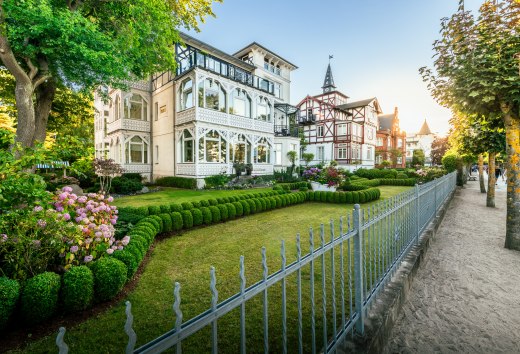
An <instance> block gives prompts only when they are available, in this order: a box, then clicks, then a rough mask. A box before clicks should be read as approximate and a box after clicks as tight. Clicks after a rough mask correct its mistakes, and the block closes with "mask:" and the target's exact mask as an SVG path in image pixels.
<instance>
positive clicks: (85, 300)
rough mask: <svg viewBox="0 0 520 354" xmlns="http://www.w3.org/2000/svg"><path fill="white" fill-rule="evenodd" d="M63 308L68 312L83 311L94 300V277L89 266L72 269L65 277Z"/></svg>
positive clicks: (62, 292) (62, 293)
mask: <svg viewBox="0 0 520 354" xmlns="http://www.w3.org/2000/svg"><path fill="white" fill-rule="evenodd" d="M61 297H62V299H63V307H64V309H65V311H67V312H74V311H82V310H85V309H86V308H88V307H89V305H90V303H91V302H92V299H93V298H94V275H93V274H92V271H91V270H90V269H89V268H88V267H87V266H78V267H72V268H70V270H69V271H67V272H66V273H65V274H64V275H63V285H62V288H61Z"/></svg>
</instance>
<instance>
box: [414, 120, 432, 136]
mask: <svg viewBox="0 0 520 354" xmlns="http://www.w3.org/2000/svg"><path fill="white" fill-rule="evenodd" d="M431 133H432V131H431V130H430V127H429V126H428V123H426V119H425V120H424V123H423V125H422V127H421V130H419V133H417V135H430V134H431Z"/></svg>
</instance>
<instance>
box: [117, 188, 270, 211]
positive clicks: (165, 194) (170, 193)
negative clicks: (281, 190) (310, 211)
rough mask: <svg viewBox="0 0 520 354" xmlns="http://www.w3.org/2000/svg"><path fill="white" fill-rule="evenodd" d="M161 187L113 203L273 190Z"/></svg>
mask: <svg viewBox="0 0 520 354" xmlns="http://www.w3.org/2000/svg"><path fill="white" fill-rule="evenodd" d="M161 188H162V190H161V191H160V192H153V193H147V194H140V195H132V196H128V197H121V198H117V199H115V200H114V203H113V204H114V205H116V206H118V207H123V206H125V207H127V206H132V207H136V206H141V205H147V206H148V205H160V204H165V203H182V202H189V201H196V200H202V199H207V198H222V197H229V196H231V195H238V194H247V193H258V192H265V191H270V190H272V188H253V189H240V190H190V189H178V188H170V187H161Z"/></svg>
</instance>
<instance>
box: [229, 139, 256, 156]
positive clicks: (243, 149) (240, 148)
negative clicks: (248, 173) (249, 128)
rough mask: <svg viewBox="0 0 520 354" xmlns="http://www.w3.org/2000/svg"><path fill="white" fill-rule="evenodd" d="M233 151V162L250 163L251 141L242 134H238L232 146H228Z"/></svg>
mask: <svg viewBox="0 0 520 354" xmlns="http://www.w3.org/2000/svg"><path fill="white" fill-rule="evenodd" d="M230 149H231V150H232V152H233V162H237V163H251V143H250V142H249V141H248V140H247V139H246V137H245V136H244V134H240V135H239V136H238V137H237V138H236V141H235V142H234V144H233V146H232V147H231V148H230Z"/></svg>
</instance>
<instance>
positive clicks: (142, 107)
mask: <svg viewBox="0 0 520 354" xmlns="http://www.w3.org/2000/svg"><path fill="white" fill-rule="evenodd" d="M123 112H124V118H125V119H133V120H144V121H146V120H148V103H147V102H146V100H145V99H144V98H143V96H141V95H139V94H135V93H134V94H132V95H130V96H128V97H126V98H125V105H124V108H123Z"/></svg>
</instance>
